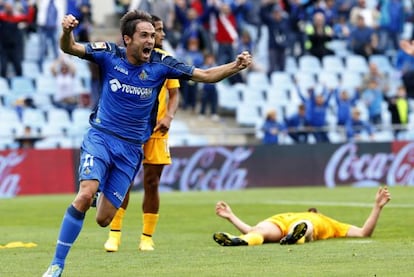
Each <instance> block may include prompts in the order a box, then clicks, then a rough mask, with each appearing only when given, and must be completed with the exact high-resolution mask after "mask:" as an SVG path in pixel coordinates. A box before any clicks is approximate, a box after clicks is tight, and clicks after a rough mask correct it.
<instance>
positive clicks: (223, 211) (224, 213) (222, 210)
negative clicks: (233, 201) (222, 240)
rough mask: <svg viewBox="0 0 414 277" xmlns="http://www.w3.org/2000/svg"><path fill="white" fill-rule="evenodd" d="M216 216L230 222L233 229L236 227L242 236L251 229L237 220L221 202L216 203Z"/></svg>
mask: <svg viewBox="0 0 414 277" xmlns="http://www.w3.org/2000/svg"><path fill="white" fill-rule="evenodd" d="M216 215H218V216H220V217H222V218H225V219H227V220H228V221H230V223H231V224H233V225H234V227H236V228H237V229H238V230H239V231H240V232H241V233H242V234H247V233H248V232H249V231H250V230H251V229H252V226H250V225H248V224H247V223H245V222H243V221H242V220H241V219H240V218H238V217H237V216H236V215H235V214H234V213H233V211H232V210H231V208H230V206H229V205H228V204H227V203H226V202H223V201H219V202H217V204H216Z"/></svg>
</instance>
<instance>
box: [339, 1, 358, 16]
mask: <svg viewBox="0 0 414 277" xmlns="http://www.w3.org/2000/svg"><path fill="white" fill-rule="evenodd" d="M355 5H356V0H335V10H336V11H337V13H338V16H344V17H345V18H347V19H348V18H349V15H350V13H351V9H352V8H353V7H354V6H355Z"/></svg>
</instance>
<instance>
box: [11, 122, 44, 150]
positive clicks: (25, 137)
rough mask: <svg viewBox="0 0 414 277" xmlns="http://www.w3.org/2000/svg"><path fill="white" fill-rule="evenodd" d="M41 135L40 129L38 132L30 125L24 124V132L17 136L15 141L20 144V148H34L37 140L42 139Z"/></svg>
mask: <svg viewBox="0 0 414 277" xmlns="http://www.w3.org/2000/svg"><path fill="white" fill-rule="evenodd" d="M42 139H43V138H42V137H41V136H39V134H38V131H37V132H36V131H35V130H33V128H32V127H31V126H29V125H26V126H24V128H23V133H22V134H20V135H18V136H17V137H15V141H17V143H18V144H19V148H20V149H31V148H34V146H35V143H36V141H39V140H42Z"/></svg>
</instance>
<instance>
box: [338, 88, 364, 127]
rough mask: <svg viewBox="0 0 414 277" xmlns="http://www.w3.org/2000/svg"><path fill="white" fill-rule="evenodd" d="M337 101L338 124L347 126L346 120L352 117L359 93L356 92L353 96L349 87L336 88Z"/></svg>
mask: <svg viewBox="0 0 414 277" xmlns="http://www.w3.org/2000/svg"><path fill="white" fill-rule="evenodd" d="M334 95H335V102H336V110H337V112H336V114H337V120H338V121H337V124H338V126H342V127H343V126H345V124H346V122H347V121H348V120H349V119H350V118H351V110H352V108H353V107H354V106H355V104H356V101H357V100H358V98H359V93H358V92H354V94H353V96H352V97H351V96H350V94H349V92H348V90H347V89H342V90H340V89H335V91H334Z"/></svg>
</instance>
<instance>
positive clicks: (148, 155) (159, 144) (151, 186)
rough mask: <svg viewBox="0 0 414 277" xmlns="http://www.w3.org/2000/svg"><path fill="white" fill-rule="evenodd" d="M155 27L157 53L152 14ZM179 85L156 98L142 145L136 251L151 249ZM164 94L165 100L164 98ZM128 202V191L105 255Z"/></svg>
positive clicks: (117, 237)
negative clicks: (152, 119)
mask: <svg viewBox="0 0 414 277" xmlns="http://www.w3.org/2000/svg"><path fill="white" fill-rule="evenodd" d="M152 18H153V22H154V27H155V47H156V49H155V50H156V51H159V52H164V51H163V50H161V48H162V41H163V40H164V38H165V33H164V24H163V22H162V20H161V18H159V17H157V16H155V15H152ZM179 87H180V83H179V81H178V80H175V79H174V80H166V81H165V83H164V86H163V88H162V89H161V91H160V95H159V98H158V101H159V106H158V115H157V121H158V122H157V126H156V127H155V129H154V133H153V134H152V135H151V138H150V139H149V140H148V142H146V143H145V144H144V161H143V164H144V199H143V202H142V211H143V227H142V234H141V241H140V244H139V247H138V248H139V250H142V251H151V250H154V242H153V240H152V235H153V234H154V232H155V228H156V226H157V223H158V216H159V215H158V210H159V206H160V196H159V192H158V185H159V182H160V178H161V174H162V170H163V168H164V165H168V164H171V157H170V150H169V146H168V129H169V127H170V124H171V121H172V119H173V118H174V114H175V112H176V110H177V108H178V101H179V91H178V89H179ZM167 94H168V97H167ZM128 202H129V192H128V193H127V195H126V197H125V200H124V202H123V203H122V205H121V207H120V208H119V209H118V211H117V213H116V214H115V217H114V218H113V220H112V222H111V225H110V231H109V237H108V240H107V241H106V242H105V244H104V247H105V250H106V251H108V252H116V251H118V248H119V245H120V244H121V230H122V222H123V218H124V215H125V210H126V209H127V206H128Z"/></svg>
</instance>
